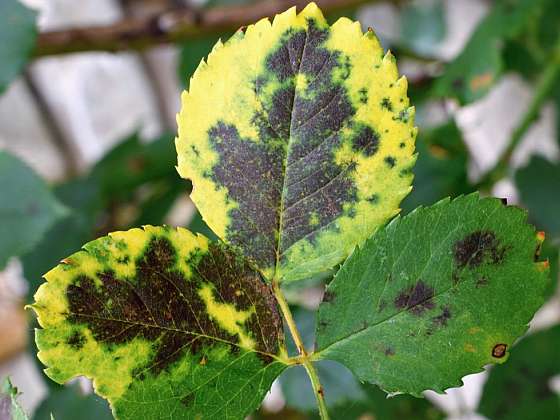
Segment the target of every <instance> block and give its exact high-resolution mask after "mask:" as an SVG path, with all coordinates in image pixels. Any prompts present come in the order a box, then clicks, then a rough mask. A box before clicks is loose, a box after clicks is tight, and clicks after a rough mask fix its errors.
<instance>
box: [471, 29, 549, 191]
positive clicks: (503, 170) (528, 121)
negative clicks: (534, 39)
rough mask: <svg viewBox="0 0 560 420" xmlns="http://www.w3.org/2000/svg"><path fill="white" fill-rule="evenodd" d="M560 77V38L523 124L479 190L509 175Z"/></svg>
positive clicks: (482, 181) (538, 84)
mask: <svg viewBox="0 0 560 420" xmlns="http://www.w3.org/2000/svg"><path fill="white" fill-rule="evenodd" d="M559 76H560V38H559V39H558V40H557V42H556V47H555V48H554V51H553V53H552V56H551V57H550V61H549V62H548V64H547V66H546V67H545V68H544V70H543V72H542V74H541V77H540V79H539V81H538V83H537V86H536V88H535V94H534V96H533V99H532V101H531V103H530V105H529V109H528V110H527V112H526V113H525V115H524V116H523V119H522V120H521V123H520V124H519V125H518V126H517V127H516V129H515V130H514V131H513V134H512V135H511V139H510V142H509V144H508V146H507V148H506V150H505V151H504V153H503V154H502V157H501V158H500V159H499V160H498V162H497V163H496V165H495V166H494V168H492V169H491V170H490V171H489V172H488V173H487V174H486V175H485V176H484V177H483V178H482V179H481V180H480V181H479V183H478V184H477V186H476V187H477V189H488V188H491V187H492V185H494V184H495V183H496V182H497V181H499V180H500V179H502V178H503V177H505V176H506V175H507V170H508V167H509V163H510V160H511V156H512V154H513V152H514V150H515V148H516V147H517V145H518V144H519V142H520V141H521V140H522V139H523V137H524V136H525V133H526V132H527V130H528V129H529V128H530V127H531V125H532V124H533V122H534V121H535V120H536V119H537V118H538V116H539V113H540V110H541V108H542V106H543V104H544V102H545V101H546V100H547V99H548V97H549V95H550V91H551V90H552V88H553V87H554V84H555V82H556V81H557V79H558V77H559Z"/></svg>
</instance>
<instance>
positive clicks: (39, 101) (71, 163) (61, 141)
mask: <svg viewBox="0 0 560 420" xmlns="http://www.w3.org/2000/svg"><path fill="white" fill-rule="evenodd" d="M23 80H24V82H25V84H26V86H27V88H28V89H29V92H30V94H31V96H32V97H33V100H34V101H35V104H36V106H37V108H38V109H39V114H40V115H41V118H42V120H43V123H44V124H45V128H46V129H47V131H48V133H49V135H50V139H51V141H52V142H53V144H54V146H55V147H56V148H57V149H58V151H59V152H60V154H61V155H62V158H63V160H64V164H65V165H66V171H65V172H66V173H65V176H66V177H73V176H74V175H76V174H78V172H79V167H78V162H77V156H78V153H77V150H76V146H75V145H73V144H72V143H71V142H70V141H69V140H68V139H67V138H66V135H65V134H64V130H63V129H62V127H60V125H59V124H58V120H57V119H56V115H54V113H53V112H52V110H51V107H50V106H49V104H48V102H47V100H46V98H45V96H44V94H43V92H42V91H41V89H40V88H39V86H38V85H37V83H36V82H35V78H34V77H33V74H32V71H31V69H30V68H27V69H26V70H25V72H24V73H23Z"/></svg>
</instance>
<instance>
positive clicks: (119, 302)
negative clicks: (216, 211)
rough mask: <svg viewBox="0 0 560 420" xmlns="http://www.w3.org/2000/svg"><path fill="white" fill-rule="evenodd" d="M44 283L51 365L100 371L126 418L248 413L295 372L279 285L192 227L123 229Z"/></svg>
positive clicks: (42, 313)
mask: <svg viewBox="0 0 560 420" xmlns="http://www.w3.org/2000/svg"><path fill="white" fill-rule="evenodd" d="M45 279H46V280H47V282H46V283H45V284H43V285H42V286H41V287H40V288H39V290H38V291H37V293H36V294H35V300H36V302H35V303H34V304H33V306H32V307H33V309H34V310H35V311H36V313H37V315H38V321H39V324H40V325H41V327H42V328H43V329H39V330H37V332H36V341H37V346H38V348H39V350H40V352H39V354H38V356H39V359H40V360H41V361H42V362H43V363H44V364H45V365H47V369H46V371H45V372H46V373H47V375H48V376H49V377H50V378H52V379H53V380H54V381H56V382H58V383H63V382H65V381H68V380H69V379H71V378H73V377H76V376H78V375H85V376H87V377H89V378H92V379H93V383H94V388H95V391H96V393H98V394H99V395H101V396H103V397H104V398H106V399H108V400H109V402H110V404H111V407H112V410H113V413H114V414H115V415H116V416H117V417H118V418H136V417H138V416H139V415H141V416H142V418H146V419H156V418H161V417H162V416H165V417H170V418H198V417H200V416H201V417H203V418H227V419H230V418H232V419H233V418H236V419H238V418H242V417H243V416H244V415H246V414H248V413H250V412H251V411H252V410H254V409H255V408H256V407H257V406H258V405H259V404H260V402H261V400H262V398H263V397H264V394H265V393H266V392H267V391H268V389H269V387H270V385H271V383H272V381H273V380H274V378H276V376H278V374H279V373H280V372H281V371H282V370H283V369H284V368H285V363H284V360H285V353H286V351H285V348H284V344H283V339H282V334H283V332H282V323H281V320H280V317H279V314H278V311H277V307H276V305H275V301H274V297H273V295H272V292H271V290H270V288H269V286H268V285H266V284H265V283H264V282H263V281H262V277H261V276H260V275H259V274H258V273H257V272H255V271H254V270H253V269H252V268H251V267H250V266H249V265H247V263H246V262H245V261H244V260H243V259H241V258H240V257H238V256H236V255H235V254H233V253H232V252H231V250H230V249H228V248H226V247H224V246H223V245H220V244H215V243H209V242H208V240H207V239H206V238H204V237H202V236H195V235H193V234H192V233H190V232H189V231H187V230H185V229H181V228H179V229H178V230H172V229H169V228H165V227H153V226H146V227H145V228H144V230H142V229H132V230H129V231H126V232H114V233H112V234H110V235H109V236H106V237H103V238H100V239H97V240H95V241H93V242H90V243H88V244H86V245H85V246H84V248H83V250H82V251H79V252H77V253H75V254H73V255H72V256H70V257H68V258H66V259H65V260H63V263H62V264H61V265H59V266H57V267H56V268H54V269H53V270H51V271H50V272H49V273H47V274H46V275H45Z"/></svg>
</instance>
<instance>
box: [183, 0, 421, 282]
mask: <svg viewBox="0 0 560 420" xmlns="http://www.w3.org/2000/svg"><path fill="white" fill-rule="evenodd" d="M225 73H227V77H224V74H225ZM406 89H407V82H406V79H405V78H400V79H399V78H398V73H397V68H396V65H395V60H394V58H393V57H392V55H391V54H384V53H383V50H382V48H381V46H380V44H379V41H378V40H377V38H376V37H375V35H374V34H373V32H372V31H368V32H367V33H366V34H363V33H362V31H361V29H360V24H359V23H358V22H352V21H350V20H349V19H346V18H342V19H339V20H338V21H337V22H336V23H335V24H333V25H332V26H329V25H328V24H327V23H326V21H325V19H324V17H323V16H322V14H321V12H320V10H319V9H318V8H317V6H316V5H315V4H314V3H311V4H310V5H308V6H307V7H306V8H305V9H304V10H303V11H302V12H300V13H299V14H297V15H296V11H295V8H291V9H289V10H288V11H286V12H285V13H282V14H281V15H278V16H276V17H275V19H274V22H273V23H272V24H271V23H270V22H269V21H268V20H267V19H263V20H261V21H259V22H258V23H256V24H255V25H251V26H249V27H247V28H246V29H245V30H239V31H238V32H236V34H235V35H234V36H233V37H232V38H231V39H230V40H229V41H228V42H226V43H225V44H222V43H218V44H216V46H215V47H214V49H213V50H212V53H211V54H210V55H209V57H208V59H207V62H203V63H201V65H200V66H199V67H198V69H197V71H196V73H195V75H194V77H193V78H192V79H191V84H190V91H189V92H185V93H184V94H183V101H182V102H183V104H182V110H181V113H180V115H179V118H178V122H179V137H178V139H177V141H176V146H177V154H178V162H179V166H178V169H179V173H180V174H181V176H183V177H184V178H189V179H191V180H192V182H193V192H192V195H191V198H192V200H193V201H194V203H195V204H196V205H197V207H198V209H199V211H200V213H201V214H202V216H203V218H204V220H205V221H206V222H207V224H208V226H209V227H210V228H211V229H212V230H213V231H214V232H215V233H216V234H217V235H218V237H220V238H222V239H223V240H224V241H225V242H226V243H229V244H232V245H234V246H236V247H238V248H240V249H241V251H242V252H243V253H244V254H245V255H246V256H248V257H250V258H251V259H252V260H253V262H254V263H255V264H256V265H257V267H258V268H260V269H261V271H262V272H263V273H264V275H265V277H266V278H268V279H271V278H276V279H278V280H279V281H282V282H289V281H294V280H299V279H304V278H309V277H313V276H314V275H315V274H318V273H322V272H326V271H328V270H329V269H330V268H332V267H333V266H335V265H336V264H338V263H339V262H341V261H342V260H343V259H344V258H345V257H346V256H347V255H348V253H349V252H350V251H351V249H352V248H353V247H354V246H355V245H356V244H357V243H361V242H363V241H364V240H365V239H366V238H367V237H368V236H369V235H371V233H372V232H374V231H375V230H376V229H377V228H378V227H379V226H381V225H382V224H384V223H385V222H386V221H387V220H388V219H389V218H391V217H393V216H394V215H395V214H397V213H398V211H399V203H400V202H401V200H402V199H403V197H404V196H405V195H406V194H407V193H408V192H409V191H410V183H411V180H412V174H411V168H412V166H413V164H414V161H415V156H414V139H415V136H416V129H415V128H414V127H413V117H414V109H413V108H411V107H409V101H408V98H407V97H406Z"/></svg>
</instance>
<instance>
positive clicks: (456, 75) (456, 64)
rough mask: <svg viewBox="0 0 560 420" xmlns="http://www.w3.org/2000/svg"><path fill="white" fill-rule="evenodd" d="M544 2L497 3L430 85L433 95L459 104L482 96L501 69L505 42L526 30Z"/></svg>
mask: <svg viewBox="0 0 560 420" xmlns="http://www.w3.org/2000/svg"><path fill="white" fill-rule="evenodd" d="M546 1H547V0H501V1H497V2H496V3H495V5H494V7H493V9H492V10H491V12H490V13H489V14H488V15H487V16H486V17H485V18H484V19H483V20H482V22H481V23H480V24H479V25H478V27H477V28H476V30H475V31H474V33H473V35H472V36H471V38H470V39H469V42H468V43H467V45H466V46H465V48H464V49H463V51H462V52H461V54H459V56H458V57H457V58H455V60H453V61H452V62H451V63H450V64H449V65H448V66H447V68H446V69H445V72H444V74H443V75H442V76H441V77H440V78H439V79H438V81H437V82H436V84H435V86H434V94H435V95H438V96H445V97H455V98H457V99H458V100H459V101H460V102H461V103H462V104H466V103H469V102H473V101H476V100H477V99H480V98H482V97H483V96H485V95H486V94H487V93H488V91H489V90H490V88H491V87H492V86H493V85H494V84H495V83H496V81H497V80H498V79H499V77H500V76H501V74H502V71H503V69H504V63H503V49H504V43H505V41H506V40H509V39H514V38H516V37H518V36H520V35H521V34H523V33H524V31H525V30H526V29H527V27H528V25H530V24H531V23H532V22H533V21H534V19H536V18H537V17H538V16H539V14H540V13H541V10H542V7H543V4H544V3H545V2H546Z"/></svg>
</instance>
